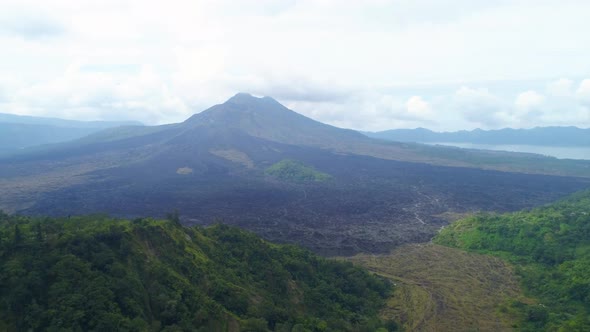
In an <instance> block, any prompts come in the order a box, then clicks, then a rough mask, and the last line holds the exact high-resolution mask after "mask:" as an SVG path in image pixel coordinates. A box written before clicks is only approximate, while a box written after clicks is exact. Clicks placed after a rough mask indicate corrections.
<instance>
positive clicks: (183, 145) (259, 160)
mask: <svg viewBox="0 0 590 332" xmlns="http://www.w3.org/2000/svg"><path fill="white" fill-rule="evenodd" d="M498 170H504V171H510V172H499V171H498ZM515 172H520V173H515ZM524 173H537V174H524ZM546 174H555V175H565V176H548V175H546ZM574 175H575V176H582V177H584V178H579V177H572V176H574ZM588 177H590V162H584V161H561V160H557V159H555V158H547V157H543V156H539V155H533V154H519V153H506V152H495V151H488V152H486V151H475V150H465V149H457V148H448V147H436V146H427V145H423V144H412V143H396V142H385V141H381V140H375V139H372V138H369V137H366V136H364V135H362V134H360V133H358V132H355V131H352V130H346V129H340V128H336V127H333V126H329V125H326V124H323V123H320V122H317V121H314V120H312V119H309V118H306V117H305V116H303V115H301V114H298V113H296V112H294V111H292V110H290V109H288V108H286V107H285V106H283V105H281V104H280V103H279V102H277V101H276V100H274V99H272V98H269V97H264V98H256V97H253V96H251V95H248V94H243V93H241V94H237V95H236V96H234V97H232V98H230V99H229V100H227V101H226V102H224V103H222V104H219V105H215V106H213V107H211V108H209V109H207V110H205V111H203V112H201V113H198V114H195V115H193V116H192V117H190V118H189V119H187V120H186V121H184V122H182V123H177V124H170V125H164V126H154V127H140V126H135V127H134V126H131V127H129V126H128V127H120V128H109V129H106V130H103V131H99V132H96V133H94V134H91V135H89V136H86V137H83V138H81V139H78V140H75V141H70V142H64V143H59V144H55V145H51V146H44V147H42V148H35V149H25V150H23V151H21V152H20V153H19V154H16V155H13V156H11V157H5V158H3V159H0V192H2V195H0V209H4V210H5V211H8V212H19V213H21V214H29V215H40V214H43V215H47V214H48V215H61V216H63V215H76V214H86V213H100V212H106V213H110V214H113V215H117V216H125V217H137V216H161V215H162V214H163V213H164V212H165V211H172V210H174V209H177V210H178V211H179V212H180V214H181V216H182V217H181V220H182V221H183V222H184V223H187V224H208V223H212V222H214V221H216V220H217V221H223V222H225V223H228V224H234V225H238V226H240V227H243V228H246V229H250V230H253V231H255V232H257V233H259V234H261V235H262V236H264V237H265V238H267V239H270V240H274V241H279V242H295V243H299V244H302V245H304V246H306V247H308V248H311V249H313V250H315V251H316V252H320V253H322V254H327V255H332V254H335V255H346V254H352V253H356V252H359V251H364V252H386V251H388V250H389V249H391V248H392V247H394V246H396V245H399V244H402V243H407V242H416V241H428V240H429V239H430V238H432V237H433V236H434V234H436V232H437V231H438V229H439V228H440V227H441V226H442V225H445V224H446V223H447V221H446V220H447V219H446V218H450V217H449V216H452V215H455V214H457V213H465V212H470V211H479V210H495V211H511V210H515V209H521V208H525V207H530V206H534V205H537V204H542V203H546V202H549V201H551V200H554V199H556V198H558V197H560V196H562V195H565V194H567V193H571V192H573V191H575V190H579V189H583V188H586V187H588V186H589V185H590V179H588Z"/></svg>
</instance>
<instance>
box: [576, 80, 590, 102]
mask: <svg viewBox="0 0 590 332" xmlns="http://www.w3.org/2000/svg"><path fill="white" fill-rule="evenodd" d="M576 96H577V97H578V98H579V99H580V100H581V101H582V102H584V103H586V104H587V105H589V106H590V79H585V80H583V81H582V82H580V86H579V87H578V89H577V90H576Z"/></svg>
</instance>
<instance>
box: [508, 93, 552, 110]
mask: <svg viewBox="0 0 590 332" xmlns="http://www.w3.org/2000/svg"><path fill="white" fill-rule="evenodd" d="M544 102H545V96H543V95H542V94H539V93H538V92H536V91H533V90H529V91H525V92H522V93H520V94H519V95H518V96H517V97H516V100H515V101H514V106H515V107H516V110H517V111H519V112H520V113H527V112H530V111H532V110H535V109H537V108H539V107H540V106H541V105H543V103H544Z"/></svg>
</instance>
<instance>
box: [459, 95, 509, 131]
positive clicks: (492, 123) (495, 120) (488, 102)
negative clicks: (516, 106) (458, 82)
mask: <svg viewBox="0 0 590 332" xmlns="http://www.w3.org/2000/svg"><path fill="white" fill-rule="evenodd" d="M452 107H453V108H454V109H456V110H457V111H459V112H461V113H462V115H463V116H464V117H465V119H466V120H468V121H470V122H473V123H475V124H479V125H482V126H484V127H496V126H498V125H500V124H501V123H500V121H501V120H500V119H499V114H500V113H501V112H503V111H504V110H505V106H504V104H503V102H502V101H501V100H500V99H499V98H498V97H497V96H495V95H493V94H492V93H490V91H489V90H488V89H485V88H476V89H475V88H470V87H467V86H462V87H461V88H459V89H458V90H457V91H455V93H454V95H453V106H452Z"/></svg>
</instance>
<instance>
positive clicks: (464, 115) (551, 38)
mask: <svg viewBox="0 0 590 332" xmlns="http://www.w3.org/2000/svg"><path fill="white" fill-rule="evenodd" d="M588 12H590V2H588V1H585V0H572V1H566V2H558V1H533V0H516V1H506V0H493V1H470V0H452V1H450V2H444V3H443V2H440V1H436V0H416V1H409V0H391V1H389V0H371V1H353V0H344V1H336V0H320V1H315V0H264V1H255V0H247V1H245V2H240V6H237V5H236V3H235V1H229V0H220V1H210V0H170V1H167V2H166V3H162V2H157V1H139V0H122V1H121V0H103V1H72V0H54V1H40V0H3V1H2V12H1V13H0V43H2V45H3V47H2V51H3V61H2V62H0V78H2V77H18V78H19V80H20V81H19V82H18V84H17V83H9V84H2V85H3V87H2V90H3V91H4V101H3V102H2V101H0V102H1V103H2V104H1V105H0V107H1V108H0V112H21V113H23V112H27V113H31V114H39V115H40V114H43V115H53V116H67V117H72V118H78V119H82V118H87V117H92V118H105V119H108V118H123V117H126V118H128V119H139V120H142V121H146V122H148V123H162V122H171V121H178V120H180V119H181V118H182V117H184V116H188V115H189V114H190V113H192V112H198V111H200V110H202V109H204V108H206V107H208V106H210V105H212V104H214V103H218V102H222V101H223V100H224V99H225V98H227V97H229V96H231V95H233V94H234V93H236V92H238V91H249V92H252V93H254V94H258V95H271V96H274V97H275V98H277V99H279V100H280V101H282V102H284V103H286V104H288V105H289V106H291V107H292V108H294V109H295V110H297V111H301V112H304V113H305V114H307V115H310V116H313V117H314V118H316V119H318V120H322V121H328V122H330V123H332V124H341V125H345V126H347V127H355V128H362V129H386V128H387V126H389V127H401V126H441V128H443V129H445V128H446V129H460V128H464V127H465V128H466V127H469V126H485V127H496V126H524V125H528V124H531V125H532V124H543V123H547V121H549V120H548V119H556V118H557V117H556V116H554V117H551V116H549V115H550V114H557V112H571V114H572V116H571V117H570V119H573V118H575V114H578V113H576V112H580V111H579V107H581V106H580V103H582V104H583V105H582V106H584V105H588V101H587V100H590V97H586V96H587V95H589V94H588V92H587V89H588V88H587V87H586V86H587V85H588V84H590V83H584V82H582V83H581V84H580V87H579V88H577V90H576V88H575V85H576V84H575V83H577V80H578V79H579V78H577V76H576V75H588V74H589V73H588V72H587V70H588V67H587V59H588V58H590V35H589V34H587V33H585V32H586V31H588V30H590V21H589V20H588V19H587V13H588ZM549 20H551V22H552V24H550V25H548V24H547V22H548V21H549ZM523 40H524V41H526V43H523ZM107 67H109V68H118V69H115V70H111V69H108V68H107ZM122 67H125V68H126V69H124V70H121V68H122ZM88 68H94V69H93V70H88ZM105 68H107V69H105ZM134 68H135V69H134ZM536 77H554V78H559V77H570V78H572V79H575V80H568V79H560V80H557V81H553V82H549V81H546V80H543V81H541V80H535V81H536V82H540V83H539V84H540V86H539V84H537V85H536V86H527V84H528V83H522V84H515V85H516V86H515V87H510V88H504V90H502V89H495V88H492V87H488V86H487V85H486V84H487V83H486V82H491V81H492V80H497V81H500V82H506V85H507V86H509V85H510V84H512V82H515V81H519V80H532V79H535V78H536ZM477 82H480V83H477ZM482 82H483V83H482ZM523 82H524V81H523ZM527 82H528V81H527ZM574 82H575V83H574ZM462 86H465V87H464V88H462ZM490 86H491V85H490ZM424 87H433V88H432V89H431V90H432V91H431V90H428V89H426V88H424ZM542 89H546V90H542ZM425 90H428V91H425ZM528 90H531V91H539V92H535V93H536V95H533V94H527V93H526V92H525V94H524V95H520V96H519V95H518V94H519V93H520V92H522V91H528ZM574 90H576V91H574ZM541 92H543V93H545V94H546V95H545V96H543V95H541ZM539 96H541V97H543V98H544V99H543V98H541V99H543V103H541V101H540V100H539V98H538V97H539ZM535 98H536V99H535ZM558 99H559V100H558ZM560 106H561V107H560ZM533 109H534V111H533ZM525 114H526V116H525ZM568 114H570V113H568ZM580 114H581V115H580V116H582V115H583V112H582V113H580ZM525 118H526V120H525ZM582 118H583V117H582ZM555 121H557V120H555ZM572 121H573V120H572Z"/></svg>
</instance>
